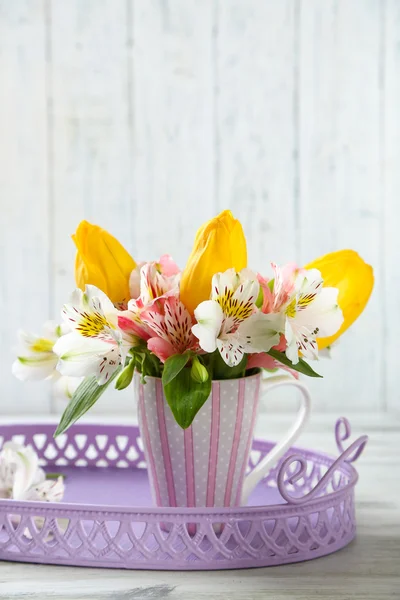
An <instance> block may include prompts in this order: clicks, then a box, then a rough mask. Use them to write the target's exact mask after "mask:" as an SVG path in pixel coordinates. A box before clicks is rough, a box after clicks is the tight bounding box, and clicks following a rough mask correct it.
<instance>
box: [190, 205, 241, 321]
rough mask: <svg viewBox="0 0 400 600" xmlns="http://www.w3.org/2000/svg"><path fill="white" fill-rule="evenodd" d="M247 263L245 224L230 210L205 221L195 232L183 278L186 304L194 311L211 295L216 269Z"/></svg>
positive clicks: (238, 268)
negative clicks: (243, 226)
mask: <svg viewBox="0 0 400 600" xmlns="http://www.w3.org/2000/svg"><path fill="white" fill-rule="evenodd" d="M246 266H247V248H246V238H245V237H244V233H243V228H242V225H241V224H240V222H239V221H238V220H237V219H235V218H234V217H233V215H232V213H231V211H230V210H224V211H223V212H222V213H221V214H219V215H218V216H217V217H214V218H213V219H211V220H210V221H207V223H204V225H202V226H201V227H200V229H199V230H198V232H197V234H196V237H195V241H194V246H193V249H192V253H191V255H190V256H189V259H188V262H187V264H186V267H185V269H184V271H183V273H182V278H181V285H180V296H181V300H182V302H183V304H184V305H185V306H186V308H187V309H188V310H189V311H190V312H191V313H193V312H194V309H195V308H196V307H197V306H198V305H199V304H200V302H202V301H203V300H208V299H209V297H210V293H211V280H212V277H213V275H215V273H219V272H224V271H226V270H227V269H231V268H234V269H235V270H236V271H241V270H242V269H244V268H245V267H246Z"/></svg>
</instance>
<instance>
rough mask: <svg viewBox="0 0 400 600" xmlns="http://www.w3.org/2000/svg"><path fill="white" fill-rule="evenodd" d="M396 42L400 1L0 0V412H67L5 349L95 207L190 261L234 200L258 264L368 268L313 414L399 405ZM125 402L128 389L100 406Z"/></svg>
mask: <svg viewBox="0 0 400 600" xmlns="http://www.w3.org/2000/svg"><path fill="white" fill-rule="evenodd" d="M399 48H400V3H399V2H398V1H397V0H325V1H324V2H321V1H320V0H307V1H306V0H281V1H280V2H276V1H274V0H227V1H226V2H225V1H223V0H202V1H201V2H200V1H198V0H169V1H168V0H85V1H82V0H69V1H68V2H65V1H64V0H0V202H1V225H0V257H1V264H0V308H1V315H2V318H1V320H0V340H1V344H0V369H1V371H0V374H1V392H0V412H2V413H17V412H20V411H23V412H26V413H40V412H54V411H57V410H60V408H61V406H60V404H59V403H57V402H55V401H54V400H53V399H52V397H51V393H50V390H49V387H48V385H47V384H46V383H38V384H31V385H23V384H21V383H20V382H18V381H14V379H13V377H12V375H11V374H10V366H11V362H12V359H13V354H12V352H11V348H12V346H13V345H14V341H15V331H16V329H18V328H19V327H23V328H30V329H37V328H38V325H39V324H40V323H42V322H43V321H44V320H45V319H46V318H47V317H48V316H51V317H53V318H57V317H58V315H59V307H60V306H61V304H62V303H63V302H64V301H65V300H66V299H67V298H68V295H69V293H70V291H71V289H72V287H73V258H74V248H73V244H72V242H71V240H70V238H69V235H70V234H71V233H72V232H73V231H74V229H75V227H76V225H77V223H78V222H79V221H80V220H81V219H82V218H86V219H88V220H91V221H93V222H97V223H98V224H100V225H103V226H104V227H106V228H107V229H109V230H110V231H111V232H112V233H113V234H114V235H115V236H117V237H118V238H119V239H120V240H121V242H122V243H123V244H125V245H126V247H127V248H129V250H131V252H132V254H133V256H134V257H135V258H136V259H138V260H140V259H154V258H156V257H158V256H159V255H160V254H161V253H164V252H170V253H171V254H172V255H173V256H174V257H175V258H176V260H177V261H178V262H179V263H180V264H181V265H182V266H183V265H184V263H185V259H186V257H187V255H188V253H189V251H190V248H191V244H192V239H193V236H194V234H195V231H196V229H197V227H198V226H199V225H200V224H201V223H202V222H203V221H204V220H206V219H208V218H210V217H211V216H213V215H214V214H216V213H217V212H218V211H220V210H222V209H223V208H227V207H229V208H231V209H232V210H233V211H234V214H235V215H236V216H237V217H239V218H240V219H241V220H242V222H243V225H244V227H245V230H246V234H247V237H248V243H249V257H250V264H251V266H252V267H253V268H255V269H260V270H263V271H264V272H265V271H267V270H268V265H269V262H270V261H271V260H274V261H276V262H278V263H280V262H284V261H289V260H293V259H295V260H297V261H298V262H299V263H300V264H301V263H304V262H307V261H309V260H311V259H312V258H313V257H316V256H319V255H321V254H323V253H325V252H329V251H332V250H335V249H338V248H345V247H352V248H355V249H356V250H358V251H359V252H360V253H361V254H362V256H363V257H364V258H365V259H366V260H367V261H368V262H370V263H371V264H373V266H374V268H375V273H376V289H375V292H374V294H373V297H372V299H371V302H370V304H369V306H368V309H367V310H366V312H365V314H364V315H363V317H362V318H361V319H360V321H359V322H358V323H357V324H356V325H355V326H354V327H353V329H352V330H351V331H350V332H349V333H348V334H346V336H344V337H343V338H342V341H341V343H340V344H339V345H338V347H337V348H336V350H335V352H334V358H333V360H326V361H321V363H320V365H318V366H319V367H320V371H321V372H323V374H324V375H325V379H324V380H322V381H311V382H309V383H310V387H311V388H312V391H313V392H314V396H315V402H314V405H315V409H316V410H320V411H334V412H337V411H338V410H342V409H346V410H352V411H375V412H379V411H398V410H399V408H400V392H399V388H398V387H397V384H396V372H397V347H398V339H399V338H400V319H399V311H398V297H399V294H400V274H399V267H398V256H399V255H400V237H399V216H400V208H399V200H398V198H399V195H400V194H399V193H400V176H399V172H400V169H399V167H400V116H399V114H400V113H399V106H400V83H399V82H400V50H399ZM275 406H276V404H275ZM277 408H278V409H281V408H282V409H283V408H284V406H283V403H282V404H280V403H278V406H277ZM131 410H133V401H132V399H131V394H130V392H129V391H128V392H125V393H122V394H121V393H119V394H109V396H108V397H107V398H104V399H102V401H101V403H99V405H98V407H97V411H98V412H99V411H100V412H118V411H131Z"/></svg>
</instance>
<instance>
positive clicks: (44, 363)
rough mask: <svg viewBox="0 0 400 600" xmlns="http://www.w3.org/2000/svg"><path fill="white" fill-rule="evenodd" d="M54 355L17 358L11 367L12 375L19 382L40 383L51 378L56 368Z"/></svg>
mask: <svg viewBox="0 0 400 600" xmlns="http://www.w3.org/2000/svg"><path fill="white" fill-rule="evenodd" d="M57 360H58V359H57V356H56V355H55V354H50V353H48V354H45V355H39V356H37V357H32V356H19V357H18V358H17V359H16V360H15V361H14V362H13V365H12V373H13V375H14V376H15V377H17V378H18V379H20V380H21V381H40V380H42V379H47V378H48V377H51V376H52V375H53V374H54V372H55V369H56V366H57Z"/></svg>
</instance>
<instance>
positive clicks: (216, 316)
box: [192, 269, 281, 367]
mask: <svg viewBox="0 0 400 600" xmlns="http://www.w3.org/2000/svg"><path fill="white" fill-rule="evenodd" d="M258 292H259V283H258V280H257V275H256V274H255V273H253V272H252V271H250V270H248V269H243V270H242V271H241V272H240V273H236V271H235V270H234V269H228V270H227V271H225V273H217V274H216V275H214V277H213V279H212V292H211V300H206V301H204V302H201V303H200V304H199V306H198V307H197V308H196V310H195V311H194V315H195V317H196V320H197V324H196V325H194V326H193V327H192V331H193V333H194V335H195V336H196V337H197V338H198V340H199V344H200V347H201V348H202V349H203V350H205V351H206V352H210V353H211V352H214V351H215V350H216V349H217V348H218V350H219V352H220V354H221V356H222V358H223V359H224V361H225V362H226V364H227V365H229V366H230V367H233V366H235V365H237V364H239V362H240V361H241V360H242V358H243V354H244V353H253V352H262V351H264V352H266V351H268V350H270V349H271V348H272V346H274V345H275V344H277V343H278V342H279V329H280V325H279V324H280V321H281V317H280V316H279V315H275V314H273V315H265V314H263V313H261V312H259V311H257V308H256V305H255V303H256V300H257V297H258Z"/></svg>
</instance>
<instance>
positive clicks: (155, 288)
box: [118, 254, 180, 341]
mask: <svg viewBox="0 0 400 600" xmlns="http://www.w3.org/2000/svg"><path fill="white" fill-rule="evenodd" d="M179 277H180V271H179V267H178V266H177V264H176V263H175V262H174V261H173V260H172V258H171V257H170V256H169V255H168V254H164V255H163V256H162V257H161V258H160V260H159V261H158V262H149V263H141V264H139V265H138V266H137V267H136V269H135V270H134V271H132V274H131V279H130V291H131V294H132V300H130V301H129V302H128V310H125V311H123V312H121V314H120V315H119V317H118V326H119V328H120V329H121V330H122V331H123V335H125V336H127V337H128V338H129V337H131V338H132V337H137V338H140V339H142V340H144V341H147V340H149V339H150V338H151V337H152V336H153V334H154V333H153V332H152V330H151V329H150V328H149V327H148V325H147V324H146V323H145V322H144V321H143V319H142V313H143V311H145V310H146V309H147V308H150V307H151V306H152V305H153V304H154V303H155V302H156V301H158V300H159V299H161V298H164V297H166V296H168V295H171V294H172V295H176V294H177V293H178V290H179ZM134 294H135V295H134Z"/></svg>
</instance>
